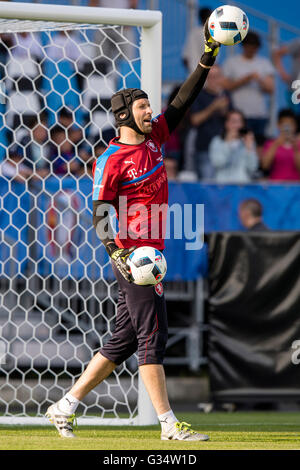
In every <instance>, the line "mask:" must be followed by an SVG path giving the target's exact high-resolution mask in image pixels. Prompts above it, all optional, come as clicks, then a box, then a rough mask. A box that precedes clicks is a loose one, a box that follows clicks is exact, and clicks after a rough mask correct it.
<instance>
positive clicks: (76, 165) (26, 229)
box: [0, 2, 161, 424]
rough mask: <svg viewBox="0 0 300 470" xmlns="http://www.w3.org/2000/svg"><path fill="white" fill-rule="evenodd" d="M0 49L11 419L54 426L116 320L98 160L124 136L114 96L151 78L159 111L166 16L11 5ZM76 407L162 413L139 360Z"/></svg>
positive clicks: (2, 344) (4, 394)
mask: <svg viewBox="0 0 300 470" xmlns="http://www.w3.org/2000/svg"><path fill="white" fill-rule="evenodd" d="M0 56H1V60H0V64H1V65H0V80H1V82H0V84H1V88H0V111H1V112H0V204H1V209H0V230H1V232H0V233H1V238H0V295H1V303H0V423H20V424H22V423H28V424H48V421H47V420H46V419H45V418H44V413H45V411H46V409H47V407H48V406H49V405H50V404H51V403H53V402H55V401H57V400H59V399H60V398H61V397H62V396H63V395H64V393H65V392H66V391H68V390H69V389H70V388H71V386H72V385H73V383H74V381H75V380H76V379H77V378H78V377H79V376H80V375H81V373H82V372H83V370H84V369H85V367H86V366H87V364H88V362H89V361H90V359H91V358H92V356H93V355H94V354H95V353H96V352H97V351H98V350H99V348H100V347H101V346H102V345H103V344H105V342H107V341H108V340H109V338H110V336H111V334H112V332H113V329H114V323H115V315H116V303H117V296H118V292H117V285H116V281H115V279H114V277H113V275H112V271H111V267H110V263H109V260H108V257H107V255H106V253H105V250H104V247H103V246H102V245H101V243H100V242H99V240H98V239H97V237H96V233H95V230H94V228H93V225H92V205H91V204H92V203H91V193H92V177H91V168H92V163H93V161H94V159H95V157H98V156H99V155H101V153H102V152H103V151H104V149H105V145H106V144H107V143H108V141H109V140H110V139H111V138H112V137H114V136H115V131H116V129H115V128H114V121H113V119H112V114H111V110H110V97H111V95H112V94H113V93H114V92H116V91H117V90H118V89H120V88H123V87H142V88H143V89H145V91H146V92H148V94H149V97H150V100H151V103H152V105H153V108H154V111H155V112H156V113H158V112H159V111H160V94H161V83H160V81H161V14H160V13H159V12H152V11H151V12H150V11H141V10H116V9H103V8H90V7H73V6H72V7H67V6H58V5H38V4H24V3H20V4H18V3H14V2H13V3H8V2H1V3H0ZM78 414H79V416H80V418H79V423H80V422H81V423H84V424H90V423H93V424H109V423H111V424H153V423H155V422H156V421H155V418H154V415H153V409H152V406H151V404H150V400H149V397H148V395H147V392H145V388H144V386H143V383H142V382H141V380H139V377H138V368H137V358H136V356H133V357H132V358H130V359H129V360H128V361H126V363H124V364H122V365H121V366H120V367H118V368H117V369H116V371H115V372H114V373H113V374H112V375H111V376H110V377H109V378H108V379H107V380H105V381H104V382H103V383H102V384H100V385H99V386H98V387H96V388H95V389H94V390H93V391H92V392H90V393H89V394H88V396H87V397H86V398H85V399H84V400H83V402H82V403H81V405H80V407H79V409H78Z"/></svg>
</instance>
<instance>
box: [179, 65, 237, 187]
mask: <svg viewBox="0 0 300 470" xmlns="http://www.w3.org/2000/svg"><path fill="white" fill-rule="evenodd" d="M223 81H224V76H223V73H222V70H221V68H220V67H219V66H218V65H214V66H213V67H212V69H211V71H210V72H209V75H208V77H207V79H206V83H205V86H204V88H203V89H202V90H201V91H200V93H199V95H198V97H197V98H196V100H195V102H194V104H193V105H192V107H191V111H190V122H191V124H192V126H193V127H194V129H195V131H196V132H195V141H194V151H193V150H192V151H191V152H186V161H185V165H184V169H185V170H188V171H193V170H194V171H195V170H196V173H197V175H198V178H200V179H202V180H203V179H212V178H213V177H214V169H213V166H212V164H211V161H210V160H209V155H208V148H209V144H210V142H211V140H212V139H213V137H215V136H216V135H218V134H221V132H222V130H223V125H224V116H225V114H226V112H227V111H228V109H229V106H230V101H229V98H228V96H226V94H225V93H224V88H223Z"/></svg>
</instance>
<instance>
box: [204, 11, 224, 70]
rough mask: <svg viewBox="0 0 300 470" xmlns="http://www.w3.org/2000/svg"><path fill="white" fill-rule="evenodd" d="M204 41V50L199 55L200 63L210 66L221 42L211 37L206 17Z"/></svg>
mask: <svg viewBox="0 0 300 470" xmlns="http://www.w3.org/2000/svg"><path fill="white" fill-rule="evenodd" d="M204 41H205V52H204V54H203V56H202V57H201V60H200V64H202V65H205V66H206V67H212V66H213V65H214V62H215V59H216V57H217V55H218V53H219V50H220V46H221V44H220V43H219V42H217V41H215V40H214V39H213V38H212V37H211V35H210V33H209V30H208V19H207V20H206V22H205V25H204Z"/></svg>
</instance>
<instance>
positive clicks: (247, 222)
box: [238, 198, 269, 232]
mask: <svg viewBox="0 0 300 470" xmlns="http://www.w3.org/2000/svg"><path fill="white" fill-rule="evenodd" d="M238 215H239V219H240V222H241V224H242V225H243V227H244V228H245V229H246V230H247V231H248V232H266V231H267V230H269V228H268V227H267V226H266V225H265V224H264V221H263V206H262V204H261V203H260V201H258V200H257V199H254V198H250V199H245V200H244V201H242V202H241V203H240V205H239V208H238Z"/></svg>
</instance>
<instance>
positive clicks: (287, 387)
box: [208, 232, 300, 401]
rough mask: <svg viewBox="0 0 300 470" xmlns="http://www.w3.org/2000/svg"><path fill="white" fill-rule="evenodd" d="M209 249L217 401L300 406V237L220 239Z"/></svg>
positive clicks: (211, 362) (222, 236) (237, 236)
mask: <svg viewBox="0 0 300 470" xmlns="http://www.w3.org/2000/svg"><path fill="white" fill-rule="evenodd" d="M208 247H209V302H208V323H209V337H208V359H209V373H210V385H211V392H212V397H213V398H214V399H216V400H218V399H219V400H223V401H224V400H226V401H227V400H230V399H232V400H234V399H235V400H237V399H238V400H241V401H244V400H247V399H248V398H251V397H257V398H265V399H270V398H271V399H272V398H283V397H284V398H297V399H298V400H299V401H300V364H297V363H296V362H297V361H294V362H293V357H294V358H295V357H296V353H297V351H296V350H295V347H296V344H297V343H296V341H297V340H298V341H299V340H300V233H299V232H288V233H286V232H280V233H279V232H276V233H273V232H264V233H251V234H249V233H240V232H234V233H233V232H230V233H229V232H227V233H214V234H211V235H210V236H209V237H208ZM298 344H300V343H298ZM293 346H294V348H293ZM298 349H299V358H300V348H299V346H298ZM293 354H294V356H293Z"/></svg>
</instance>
